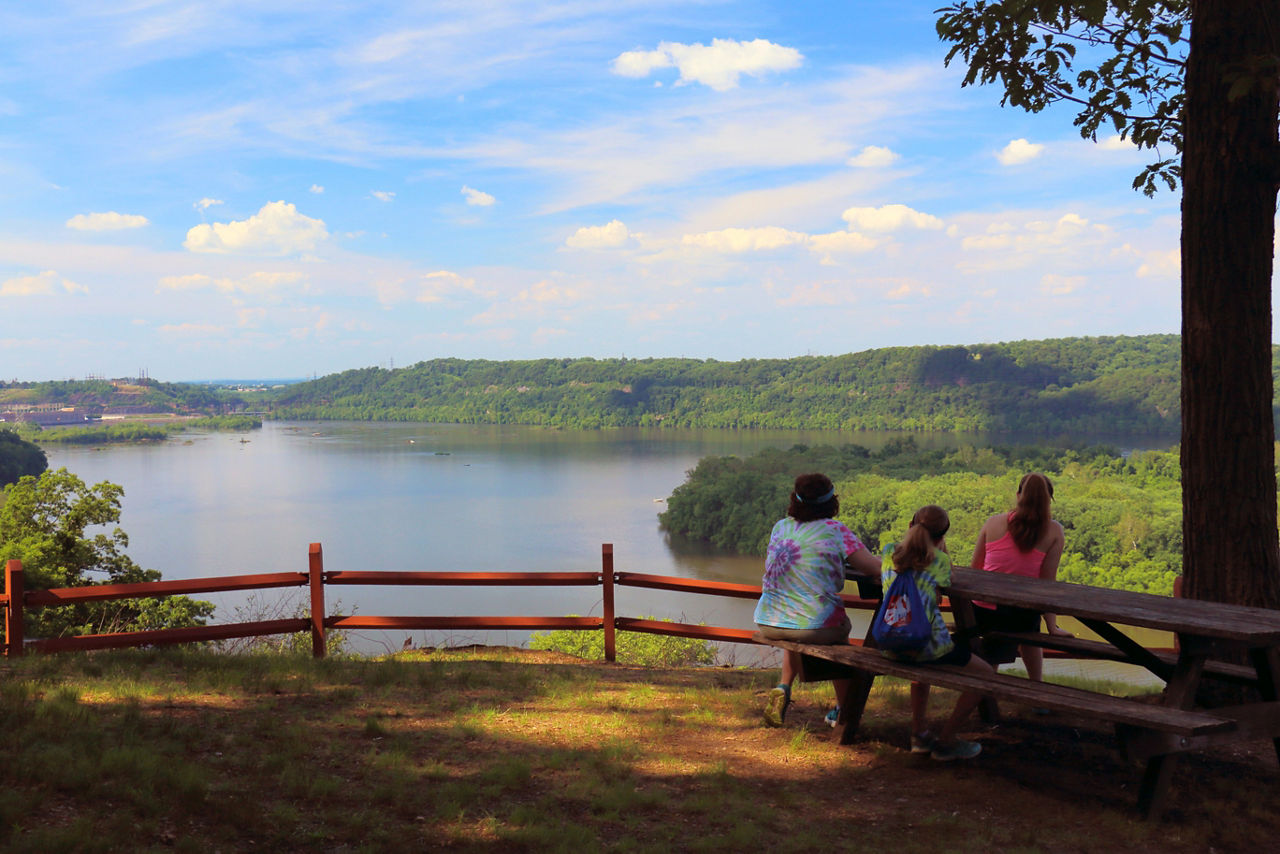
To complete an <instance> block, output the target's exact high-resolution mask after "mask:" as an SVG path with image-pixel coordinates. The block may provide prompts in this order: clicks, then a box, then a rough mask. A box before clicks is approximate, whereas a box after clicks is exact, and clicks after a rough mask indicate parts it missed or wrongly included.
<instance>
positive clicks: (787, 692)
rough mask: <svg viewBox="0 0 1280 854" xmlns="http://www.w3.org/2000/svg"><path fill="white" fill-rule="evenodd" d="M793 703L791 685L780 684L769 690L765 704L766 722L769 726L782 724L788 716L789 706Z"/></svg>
mask: <svg viewBox="0 0 1280 854" xmlns="http://www.w3.org/2000/svg"><path fill="white" fill-rule="evenodd" d="M790 705H791V686H790V685H779V686H778V687H776V688H774V689H773V690H772V691H770V692H769V699H768V700H766V701H765V704H764V722H765V723H766V724H768V725H769V726H782V722H783V721H784V720H786V718H787V706H790Z"/></svg>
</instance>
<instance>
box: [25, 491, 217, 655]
mask: <svg viewBox="0 0 1280 854" xmlns="http://www.w3.org/2000/svg"><path fill="white" fill-rule="evenodd" d="M123 495H124V490H123V489H122V488H121V487H119V486H118V485H116V484H114V483H110V482H109V481H103V482H102V483H99V484H97V485H95V486H88V485H86V484H85V482H84V481H83V480H81V479H80V478H79V477H77V476H76V475H74V474H72V473H71V472H69V471H67V470H66V469H64V468H63V469H57V470H55V471H46V472H44V473H43V474H41V475H40V476H39V477H33V476H30V475H28V476H25V477H23V478H21V479H20V480H19V481H18V482H17V483H15V484H11V485H9V486H7V487H5V489H4V492H3V494H0V563H2V562H4V561H8V560H13V559H15V558H16V559H18V560H21V561H22V567H23V574H24V576H25V582H26V586H27V588H28V589H33V590H36V589H38V590H47V589H49V588H53V587H79V586H84V585H90V584H128V583H134V582H140V581H158V580H159V579H160V573H159V572H158V571H157V570H154V569H143V568H142V567H140V566H138V565H137V564H136V563H134V562H133V560H132V559H131V558H130V557H129V556H128V555H127V554H125V552H124V549H125V548H126V547H128V545H129V537H128V535H126V534H125V532H124V531H123V530H121V529H120V528H119V527H113V528H111V529H110V530H109V531H106V530H98V531H97V532H90V529H92V528H99V527H105V526H109V525H115V524H116V523H117V522H119V521H120V498H121V496H123ZM213 610H214V606H213V605H212V604H210V603H208V602H201V601H197V600H194V599H191V598H189V597H186V596H171V597H166V598H164V599H128V600H120V601H107V602H91V603H84V604H80V605H73V606H66V607H59V608H41V609H38V610H34V611H32V612H30V614H29V616H28V619H27V631H28V633H29V634H30V635H31V636H33V637H59V636H67V635H81V634H94V633H99V632H105V631H124V630H144V629H158V628H175V627H183V626H199V625H204V623H205V621H206V619H207V618H208V617H209V616H210V615H212V614H213Z"/></svg>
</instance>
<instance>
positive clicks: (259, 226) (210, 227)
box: [182, 201, 329, 255]
mask: <svg viewBox="0 0 1280 854" xmlns="http://www.w3.org/2000/svg"><path fill="white" fill-rule="evenodd" d="M328 237H329V232H328V231H327V230H326V229H325V225H324V222H323V221H322V220H318V219H312V218H311V217H309V216H305V215H303V214H300V213H298V209H297V208H295V207H294V206H293V205H291V204H288V203H286V202H282V201H281V202H268V203H267V204H265V205H263V206H262V209H261V210H260V211H258V212H257V213H256V214H254V215H253V216H251V217H249V218H248V219H243V220H233V221H232V222H215V223H211V224H207V225H197V226H196V227H195V228H193V229H191V230H190V231H188V232H187V239H186V240H185V241H184V242H183V244H182V245H183V246H184V247H186V248H187V249H188V250H190V251H191V252H204V253H216V254H228V253H233V252H242V253H248V254H255V255H289V254H292V253H295V252H305V251H308V250H311V249H314V248H315V247H316V246H317V244H319V243H320V242H321V241H323V240H326V239H328Z"/></svg>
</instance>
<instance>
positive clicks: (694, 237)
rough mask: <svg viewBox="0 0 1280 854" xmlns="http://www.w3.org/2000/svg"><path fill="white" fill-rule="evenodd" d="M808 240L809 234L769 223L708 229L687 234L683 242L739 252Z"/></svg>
mask: <svg viewBox="0 0 1280 854" xmlns="http://www.w3.org/2000/svg"><path fill="white" fill-rule="evenodd" d="M808 241H809V235H807V234H801V233H800V232H798V231H789V230H788V229H785V228H779V227H778V226H776V225H767V226H764V227H762V228H722V229H720V230H719V231H707V232H703V233H702V234H686V235H685V236H684V239H683V241H682V242H683V243H684V245H685V246H697V247H699V248H701V249H710V250H711V251H713V252H723V253H727V254H738V253H742V252H760V251H763V250H770V249H781V248H782V247H784V246H794V245H796V244H805V243H808Z"/></svg>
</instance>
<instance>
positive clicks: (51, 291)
mask: <svg viewBox="0 0 1280 854" xmlns="http://www.w3.org/2000/svg"><path fill="white" fill-rule="evenodd" d="M88 292H89V289H88V288H86V287H85V286H84V285H78V284H76V283H75V282H73V281H71V280H70V279H65V278H63V277H61V276H59V275H58V274H57V273H56V272H54V271H53V270H45V271H44V272H43V273H38V274H36V275H34V276H18V277H16V278H13V279H7V280H6V281H4V282H0V297H32V296H53V295H55V294H58V293H67V294H75V293H81V294H87V293H88Z"/></svg>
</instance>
